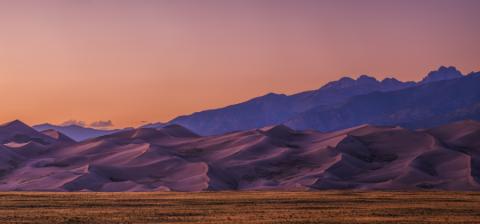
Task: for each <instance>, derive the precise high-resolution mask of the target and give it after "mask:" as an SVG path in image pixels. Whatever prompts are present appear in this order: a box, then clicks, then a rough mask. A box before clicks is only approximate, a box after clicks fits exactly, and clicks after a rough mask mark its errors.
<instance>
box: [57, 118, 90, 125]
mask: <svg viewBox="0 0 480 224" xmlns="http://www.w3.org/2000/svg"><path fill="white" fill-rule="evenodd" d="M60 125H61V126H70V125H77V126H81V127H85V125H86V123H85V121H79V120H73V119H72V120H68V121H65V122H63V123H61V124H60Z"/></svg>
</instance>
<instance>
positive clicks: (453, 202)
mask: <svg viewBox="0 0 480 224" xmlns="http://www.w3.org/2000/svg"><path fill="white" fill-rule="evenodd" d="M192 222H198V223H218V224H221V223H348V224H354V223H369V224H371V223H480V193H471V192H350V191H319V192H269V191H268V192H267V191H265V192H261V191H260V192H205V193H171V192H168V193H28V192H12V193H0V223H49V224H50V223H192Z"/></svg>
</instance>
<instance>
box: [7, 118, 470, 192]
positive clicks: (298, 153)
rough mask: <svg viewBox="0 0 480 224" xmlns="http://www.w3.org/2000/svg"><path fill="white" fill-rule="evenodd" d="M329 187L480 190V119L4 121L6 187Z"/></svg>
mask: <svg viewBox="0 0 480 224" xmlns="http://www.w3.org/2000/svg"><path fill="white" fill-rule="evenodd" d="M323 189H355V190H419V189H420V190H426V189H434V190H472V191H477V190H480V123H479V122H477V121H472V120H466V121H459V122H454V123H450V124H447V125H442V126H438V127H435V128H430V129H422V130H409V129H405V128H402V127H399V126H374V125H360V126H356V127H351V128H348V129H344V130H338V131H333V132H318V131H295V130H293V129H290V128H288V127H287V126H284V125H275V126H269V127H263V128H260V129H252V130H248V131H238V132H232V133H228V134H223V135H215V136H199V135H197V134H195V133H193V132H192V131H190V130H188V129H186V128H184V127H182V126H179V125H168V126H165V127H163V128H159V129H152V128H139V129H132V130H125V131H121V132H117V133H113V134H109V135H105V136H101V137H97V138H93V139H88V140H85V141H82V142H75V141H73V140H72V139H70V138H68V137H66V136H65V135H63V134H62V133H59V132H57V131H54V130H47V131H44V132H38V131H36V130H34V129H33V128H31V127H29V126H27V125H26V124H24V123H22V122H21V121H13V122H9V123H6V124H4V125H0V190H1V191H115V192H118V191H121V192H123V191H217V190H323Z"/></svg>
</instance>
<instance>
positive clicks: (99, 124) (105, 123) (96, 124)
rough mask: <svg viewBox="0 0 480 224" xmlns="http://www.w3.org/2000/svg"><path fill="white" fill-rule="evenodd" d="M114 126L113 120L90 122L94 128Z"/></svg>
mask: <svg viewBox="0 0 480 224" xmlns="http://www.w3.org/2000/svg"><path fill="white" fill-rule="evenodd" d="M112 126H113V122H112V121H111V120H106V121H94V122H92V123H91V124H90V127H93V128H108V127H112Z"/></svg>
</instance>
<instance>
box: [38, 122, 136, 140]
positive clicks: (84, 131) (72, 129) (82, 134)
mask: <svg viewBox="0 0 480 224" xmlns="http://www.w3.org/2000/svg"><path fill="white" fill-rule="evenodd" d="M33 128H34V129H35V130H37V131H45V130H55V131H58V132H61V133H63V134H65V135H67V136H68V137H70V138H72V139H73V140H75V141H83V140H86V139H90V138H95V137H99V136H104V135H108V134H113V133H116V132H119V131H123V130H128V129H130V128H126V129H114V130H102V129H95V128H88V127H83V126H79V125H74V124H72V125H66V126H62V125H52V124H48V123H45V124H39V125H34V126H33Z"/></svg>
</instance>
